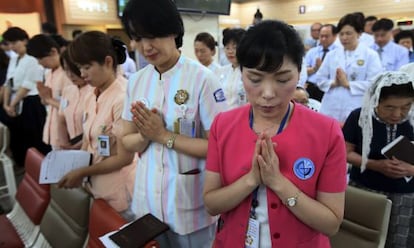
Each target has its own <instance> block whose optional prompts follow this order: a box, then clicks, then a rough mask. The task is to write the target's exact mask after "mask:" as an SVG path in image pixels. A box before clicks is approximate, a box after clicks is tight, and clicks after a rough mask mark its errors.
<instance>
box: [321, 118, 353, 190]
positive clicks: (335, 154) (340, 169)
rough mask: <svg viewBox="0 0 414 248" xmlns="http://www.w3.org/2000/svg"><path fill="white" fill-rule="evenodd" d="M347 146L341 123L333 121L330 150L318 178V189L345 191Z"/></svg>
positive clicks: (330, 133)
mask: <svg viewBox="0 0 414 248" xmlns="http://www.w3.org/2000/svg"><path fill="white" fill-rule="evenodd" d="M346 169H347V165H346V147H345V141H344V137H343V135H342V132H341V128H340V127H339V123H337V122H336V121H332V125H331V128H330V132H329V144H328V152H327V155H326V158H325V161H324V164H323V167H322V170H321V173H320V177H319V179H318V191H321V192H328V193H336V192H343V191H345V189H346V186H347V178H346Z"/></svg>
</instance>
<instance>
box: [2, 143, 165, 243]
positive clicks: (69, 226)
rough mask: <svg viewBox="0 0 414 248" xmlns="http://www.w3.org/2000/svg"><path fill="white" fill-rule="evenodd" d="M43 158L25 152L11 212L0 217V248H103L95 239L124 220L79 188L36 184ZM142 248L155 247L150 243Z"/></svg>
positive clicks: (37, 154) (35, 151) (102, 202)
mask: <svg viewBox="0 0 414 248" xmlns="http://www.w3.org/2000/svg"><path fill="white" fill-rule="evenodd" d="M43 158H44V156H43V155H42V154H41V153H40V152H38V151H37V150H36V149H35V148H30V149H29V150H28V151H27V155H26V161H25V169H26V173H25V175H24V177H23V179H22V181H21V182H20V184H19V186H18V188H17V193H16V201H15V203H14V206H13V209H12V211H11V212H10V213H8V214H7V215H0V233H1V235H0V247H2V248H19V247H42V248H43V247H44V248H46V247H59V248H66V247H67V248H73V247H89V248H99V247H104V245H103V244H102V243H101V241H100V240H99V237H101V236H102V235H104V234H106V233H108V232H111V231H115V230H118V229H119V228H120V227H121V226H123V225H124V224H126V220H125V219H123V218H122V217H121V216H120V215H119V214H118V213H117V212H116V211H115V210H114V209H113V208H112V207H110V206H109V205H108V204H107V203H106V201H104V200H101V199H92V198H91V197H90V196H89V195H88V194H87V193H86V192H85V191H84V190H82V189H80V188H78V189H71V190H67V189H59V188H57V187H56V186H55V185H47V184H39V183H38V182H39V174H40V167H41V163H42V160H43ZM137 235H139V234H137ZM146 247H148V248H149V247H157V244H156V243H155V242H150V243H148V244H147V245H146Z"/></svg>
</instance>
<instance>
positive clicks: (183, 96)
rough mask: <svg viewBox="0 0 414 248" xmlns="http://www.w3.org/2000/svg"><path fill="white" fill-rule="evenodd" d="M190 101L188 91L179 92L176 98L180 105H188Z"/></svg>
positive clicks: (175, 100)
mask: <svg viewBox="0 0 414 248" xmlns="http://www.w3.org/2000/svg"><path fill="white" fill-rule="evenodd" d="M187 100H188V92H187V91H186V90H177V93H175V96H174V102H175V103H176V104H178V105H182V104H184V103H186V102H187Z"/></svg>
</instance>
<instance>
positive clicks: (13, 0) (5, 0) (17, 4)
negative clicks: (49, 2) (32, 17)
mask: <svg viewBox="0 0 414 248" xmlns="http://www.w3.org/2000/svg"><path fill="white" fill-rule="evenodd" d="M32 12H37V13H39V15H40V18H41V21H42V22H45V21H46V19H47V18H46V13H45V11H44V5H43V0H2V1H0V13H16V14H17V13H19V14H21V13H32Z"/></svg>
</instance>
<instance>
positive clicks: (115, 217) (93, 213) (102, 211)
mask: <svg viewBox="0 0 414 248" xmlns="http://www.w3.org/2000/svg"><path fill="white" fill-rule="evenodd" d="M102 216H105V217H104V218H102ZM126 223H127V221H126V220H125V219H124V218H122V216H121V215H119V213H118V212H116V211H115V209H113V208H112V207H111V206H109V204H108V203H107V202H106V201H105V200H102V199H94V200H93V202H92V207H91V210H90V215H89V240H88V248H104V247H105V246H104V245H103V244H102V242H101V241H100V240H99V237H101V236H103V235H105V234H107V233H109V232H112V231H115V230H118V229H119V228H120V227H121V226H123V225H124V224H126Z"/></svg>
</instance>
